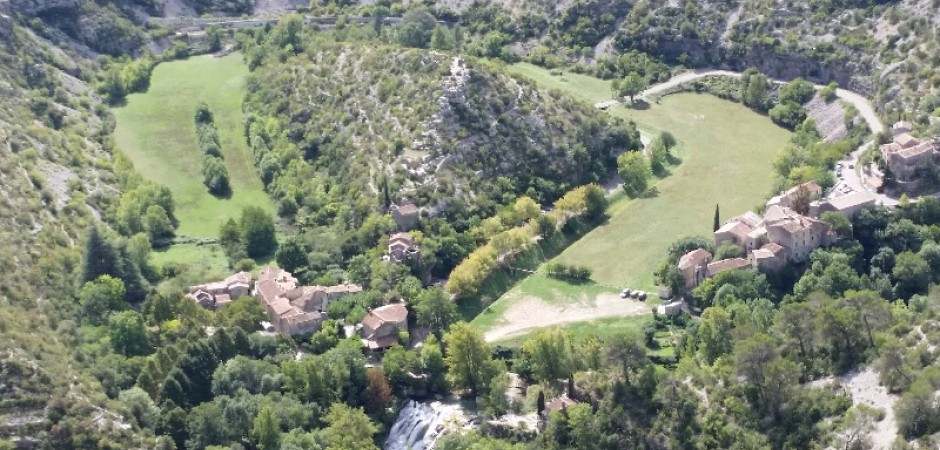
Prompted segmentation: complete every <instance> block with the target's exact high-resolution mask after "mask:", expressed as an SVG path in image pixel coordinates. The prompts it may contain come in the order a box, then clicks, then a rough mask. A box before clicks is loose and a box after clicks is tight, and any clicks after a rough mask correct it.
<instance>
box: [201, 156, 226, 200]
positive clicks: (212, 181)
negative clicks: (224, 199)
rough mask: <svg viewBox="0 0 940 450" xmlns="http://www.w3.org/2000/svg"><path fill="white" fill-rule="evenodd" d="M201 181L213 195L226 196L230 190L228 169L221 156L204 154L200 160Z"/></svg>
mask: <svg viewBox="0 0 940 450" xmlns="http://www.w3.org/2000/svg"><path fill="white" fill-rule="evenodd" d="M202 183H203V184H205V185H206V187H207V188H209V192H210V193H211V194H212V195H215V196H227V195H229V194H230V193H231V192H232V188H231V185H230V184H229V176H228V169H227V168H226V167H225V163H224V162H222V158H219V157H217V156H206V157H205V158H203V160H202Z"/></svg>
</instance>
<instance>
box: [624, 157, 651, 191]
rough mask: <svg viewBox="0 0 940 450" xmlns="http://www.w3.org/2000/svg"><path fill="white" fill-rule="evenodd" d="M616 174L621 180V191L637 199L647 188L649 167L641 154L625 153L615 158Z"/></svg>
mask: <svg viewBox="0 0 940 450" xmlns="http://www.w3.org/2000/svg"><path fill="white" fill-rule="evenodd" d="M617 173H618V174H620V177H621V178H623V190H624V191H626V193H627V195H629V196H630V197H634V198H636V197H639V196H640V195H642V194H644V193H645V192H646V190H647V188H648V186H649V179H650V167H649V163H648V162H647V161H646V158H645V157H643V154H642V153H641V152H626V153H624V154H622V155H620V156H619V157H618V158H617Z"/></svg>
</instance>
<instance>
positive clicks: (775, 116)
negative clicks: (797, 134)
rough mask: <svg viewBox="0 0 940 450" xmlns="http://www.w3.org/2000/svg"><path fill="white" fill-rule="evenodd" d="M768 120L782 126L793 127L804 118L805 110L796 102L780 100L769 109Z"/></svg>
mask: <svg viewBox="0 0 940 450" xmlns="http://www.w3.org/2000/svg"><path fill="white" fill-rule="evenodd" d="M768 115H769V116H770V120H772V121H773V122H774V123H776V124H777V125H780V126H782V127H784V128H789V129H791V130H792V129H795V128H796V127H797V126H798V125H799V124H801V123H803V121H804V120H806V110H804V109H803V107H802V106H800V105H799V104H797V103H793V102H782V103H779V104H777V105H776V106H774V107H773V108H771V109H770V112H769V113H768Z"/></svg>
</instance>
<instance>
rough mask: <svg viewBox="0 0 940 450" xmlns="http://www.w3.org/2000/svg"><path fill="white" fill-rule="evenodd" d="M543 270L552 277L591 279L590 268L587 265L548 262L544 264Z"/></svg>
mask: <svg viewBox="0 0 940 450" xmlns="http://www.w3.org/2000/svg"><path fill="white" fill-rule="evenodd" d="M545 272H546V273H547V274H548V276H550V277H552V278H561V279H568V280H575V281H588V280H590V279H591V268H590V267H588V266H580V265H574V264H564V263H560V262H550V263H548V264H545Z"/></svg>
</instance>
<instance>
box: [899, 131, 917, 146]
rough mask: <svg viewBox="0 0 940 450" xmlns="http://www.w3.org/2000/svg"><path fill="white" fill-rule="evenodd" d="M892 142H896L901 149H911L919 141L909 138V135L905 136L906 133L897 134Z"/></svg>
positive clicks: (912, 137)
mask: <svg viewBox="0 0 940 450" xmlns="http://www.w3.org/2000/svg"><path fill="white" fill-rule="evenodd" d="M894 142H897V143H898V144H900V145H901V147H904V148H909V147H913V146H915V145H917V144H919V143H920V141H919V140H918V139H917V138H916V137H914V136H911V135H910V134H907V133H904V134H899V135H897V136H895V137H894Z"/></svg>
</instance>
